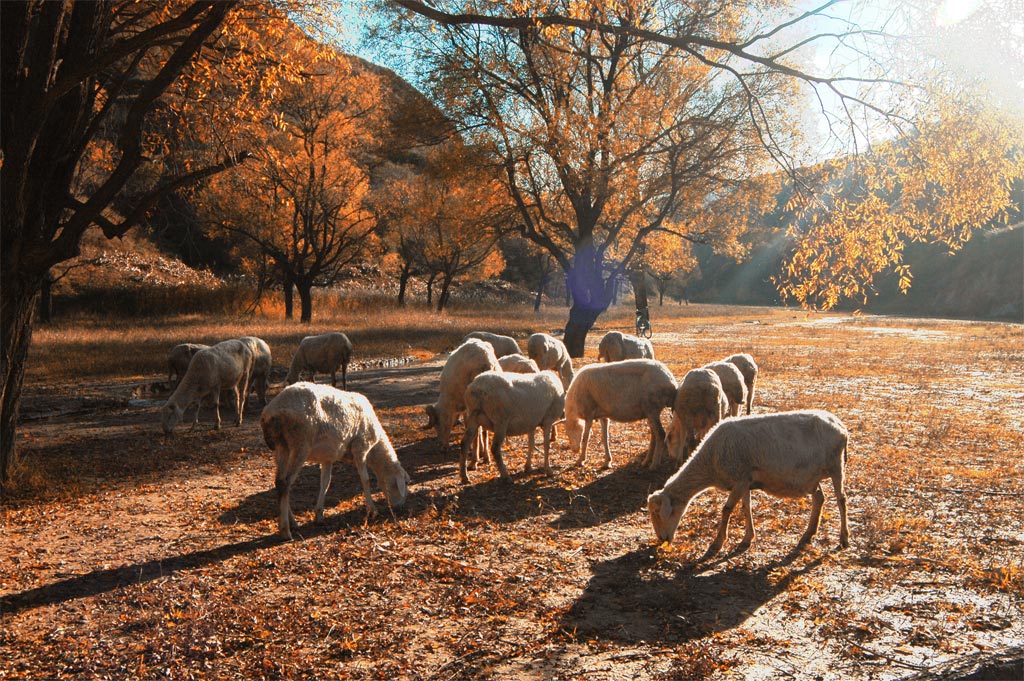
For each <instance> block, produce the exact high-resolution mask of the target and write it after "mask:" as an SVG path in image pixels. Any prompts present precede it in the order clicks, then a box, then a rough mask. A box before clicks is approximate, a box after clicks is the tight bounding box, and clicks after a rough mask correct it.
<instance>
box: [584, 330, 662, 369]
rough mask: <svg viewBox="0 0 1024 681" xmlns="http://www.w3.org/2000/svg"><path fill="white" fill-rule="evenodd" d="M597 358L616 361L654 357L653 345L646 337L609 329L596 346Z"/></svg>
mask: <svg viewBox="0 0 1024 681" xmlns="http://www.w3.org/2000/svg"><path fill="white" fill-rule="evenodd" d="M597 359H598V360H599V361H604V362H618V361H621V360H624V359H654V346H653V345H651V341H649V340H647V339H646V338H638V337H637V336H630V335H628V334H625V333H622V332H621V331H609V332H608V333H606V334H605V335H604V338H602V339H601V344H600V345H599V346H598V347H597Z"/></svg>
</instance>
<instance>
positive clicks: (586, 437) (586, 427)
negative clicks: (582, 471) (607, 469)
mask: <svg viewBox="0 0 1024 681" xmlns="http://www.w3.org/2000/svg"><path fill="white" fill-rule="evenodd" d="M593 423H594V422H593V421H592V420H590V419H586V420H585V421H584V422H583V438H582V439H581V440H580V455H579V458H577V459H576V463H575V464H573V465H574V466H582V465H583V462H585V461H586V460H587V445H588V444H590V426H591V425H592V424H593Z"/></svg>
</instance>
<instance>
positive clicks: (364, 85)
mask: <svg viewBox="0 0 1024 681" xmlns="http://www.w3.org/2000/svg"><path fill="white" fill-rule="evenodd" d="M306 54H307V58H306V60H305V61H306V62H308V63H309V66H308V67H307V68H306V70H305V72H304V73H303V75H302V77H301V78H300V79H299V80H297V81H296V82H292V83H289V84H288V85H286V86H284V93H283V94H282V95H281V97H280V98H279V99H278V101H277V103H276V104H275V107H274V111H273V112H272V115H270V116H269V117H268V118H267V120H266V121H264V122H263V124H261V125H258V126H255V127H254V129H253V131H252V135H253V139H252V146H253V148H254V152H253V153H254V156H255V158H254V160H253V162H252V163H249V164H247V165H246V167H245V168H241V169H239V170H238V171H237V172H235V173H231V174H230V175H224V176H221V177H218V178H216V179H214V180H213V181H212V182H211V183H210V187H209V189H208V191H206V192H205V193H204V196H203V200H202V205H203V211H204V216H205V220H206V221H207V222H208V223H209V224H210V225H211V226H212V227H213V228H214V229H220V230H224V231H226V232H229V233H231V234H235V235H237V236H240V237H242V238H244V239H247V240H249V241H251V242H252V243H253V244H255V245H256V247H257V248H258V249H259V251H260V252H261V254H262V255H263V256H266V257H267V258H268V259H269V260H270V261H271V262H272V263H273V265H274V267H276V269H277V270H278V271H279V273H280V277H281V281H282V285H283V289H284V295H285V309H286V316H288V317H291V314H290V313H291V310H292V298H291V297H292V290H293V289H294V290H296V291H297V292H298V294H299V303H300V320H301V321H302V322H304V323H309V322H310V321H311V320H312V314H313V299H312V290H313V288H315V287H325V286H331V285H333V284H335V283H336V282H337V281H338V280H339V278H340V276H341V274H342V271H343V269H344V268H345V267H346V266H348V265H350V264H352V263H353V262H355V261H357V260H358V259H360V258H362V257H363V256H365V255H367V254H368V253H369V252H370V250H371V249H372V247H373V245H374V244H375V242H376V239H375V237H374V229H375V227H376V220H375V216H374V214H373V212H372V211H371V210H369V208H368V206H367V205H366V200H367V196H368V193H369V176H368V174H367V171H366V169H365V168H364V167H363V164H361V163H360V159H359V158H358V156H359V154H360V153H361V152H362V151H363V150H365V149H366V148H368V147H369V146H370V145H371V143H372V138H373V134H374V131H375V128H376V126H377V121H376V120H375V117H374V105H375V102H376V100H377V98H378V93H377V80H376V78H375V77H374V76H373V75H372V74H370V73H367V72H365V71H357V70H355V69H353V64H352V62H351V61H350V60H349V59H347V58H345V57H344V56H342V55H338V54H334V55H324V54H321V55H320V56H319V58H316V59H314V53H313V52H312V51H306Z"/></svg>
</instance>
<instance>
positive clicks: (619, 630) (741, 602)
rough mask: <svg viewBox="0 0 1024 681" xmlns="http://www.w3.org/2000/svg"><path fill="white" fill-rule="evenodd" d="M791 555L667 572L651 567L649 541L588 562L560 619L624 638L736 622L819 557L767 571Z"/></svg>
mask: <svg viewBox="0 0 1024 681" xmlns="http://www.w3.org/2000/svg"><path fill="white" fill-rule="evenodd" d="M797 555H798V554H796V553H790V554H789V555H787V556H785V557H783V558H782V559H779V560H777V561H773V562H771V563H769V564H767V565H764V566H762V567H759V568H757V569H755V570H753V571H751V570H749V569H746V568H740V567H730V568H726V569H725V570H722V571H720V572H706V570H707V569H708V568H709V567H712V566H708V565H705V566H698V567H696V568H692V567H691V568H687V567H684V568H681V569H679V570H678V571H677V572H676V574H675V575H671V576H666V575H665V574H663V573H662V572H660V571H658V570H657V569H656V558H655V549H654V547H645V548H641V549H637V550H635V551H631V552H630V553H627V554H625V555H623V556H619V557H618V558H613V559H611V560H606V561H602V562H597V563H594V565H593V577H592V578H591V580H590V582H589V583H588V584H587V588H586V589H585V590H584V592H583V594H582V595H581V596H580V597H579V598H578V599H577V600H576V602H575V603H573V604H572V606H571V607H570V608H569V610H568V611H567V612H566V614H565V615H564V616H563V617H562V620H561V622H560V626H561V628H562V630H563V631H567V632H575V635H576V636H577V637H580V638H595V639H602V640H609V641H617V642H625V643H640V642H641V641H645V642H647V643H652V642H655V641H660V642H664V643H684V642H686V641H690V640H693V639H697V638H703V637H704V636H707V635H708V634H710V633H712V632H719V631H725V630H727V629H732V628H734V627H737V626H740V625H742V624H743V623H744V622H745V621H746V620H747V619H749V618H750V617H751V616H752V615H753V614H754V613H755V612H756V611H757V610H758V609H759V608H760V607H762V606H764V605H765V604H767V603H768V602H770V601H771V600H772V599H774V598H775V597H776V596H778V595H779V594H781V593H783V592H784V591H786V590H787V589H788V588H789V586H790V585H791V584H792V583H793V581H794V580H795V579H797V578H798V577H799V576H801V575H803V574H806V573H807V572H810V571H811V570H813V569H814V568H816V567H817V566H818V565H820V564H821V562H822V561H823V560H824V556H819V557H818V558H815V559H814V560H812V561H810V562H808V563H807V564H806V565H804V566H802V567H800V568H798V569H794V570H790V571H789V572H788V573H787V574H785V576H783V577H782V578H781V579H769V575H770V574H772V573H774V572H775V571H777V570H779V569H780V568H784V567H788V566H790V565H791V564H792V563H793V561H794V559H795V558H796V556H797ZM700 570H705V572H701V571H700Z"/></svg>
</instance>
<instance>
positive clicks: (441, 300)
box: [437, 275, 452, 312]
mask: <svg viewBox="0 0 1024 681" xmlns="http://www.w3.org/2000/svg"><path fill="white" fill-rule="evenodd" d="M451 286H452V277H450V276H448V275H445V276H444V277H443V278H442V279H441V292H440V293H438V294H437V311H438V312H444V308H445V306H446V305H447V304H448V297H449V296H450V295H451Z"/></svg>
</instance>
